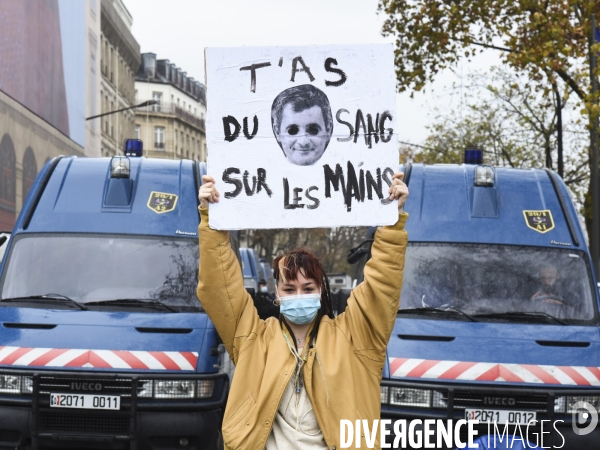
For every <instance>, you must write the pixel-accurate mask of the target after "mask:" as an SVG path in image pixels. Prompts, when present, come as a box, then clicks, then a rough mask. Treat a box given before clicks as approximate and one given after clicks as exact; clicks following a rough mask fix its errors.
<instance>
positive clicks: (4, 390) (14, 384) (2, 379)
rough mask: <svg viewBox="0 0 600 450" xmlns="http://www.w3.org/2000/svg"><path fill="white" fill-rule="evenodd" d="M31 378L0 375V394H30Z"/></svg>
mask: <svg viewBox="0 0 600 450" xmlns="http://www.w3.org/2000/svg"><path fill="white" fill-rule="evenodd" d="M32 392H33V378H32V377H24V376H22V375H11V374H6V373H3V374H0V394H31V393H32Z"/></svg>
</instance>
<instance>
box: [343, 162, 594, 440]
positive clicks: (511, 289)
mask: <svg viewBox="0 0 600 450" xmlns="http://www.w3.org/2000/svg"><path fill="white" fill-rule="evenodd" d="M469 153H470V154H468V156H469V160H468V162H469V164H461V165H423V164H412V165H407V166H406V167H402V168H401V169H400V170H401V171H404V172H405V180H406V183H407V184H408V185H409V189H410V199H409V201H408V202H407V204H406V206H405V210H406V211H407V212H408V213H409V214H410V219H409V220H408V222H407V225H406V229H407V231H408V235H409V244H408V248H407V252H406V263H405V268H404V284H403V288H402V293H401V305H400V309H399V311H398V314H397V319H396V323H395V327H394V330H393V333H392V336H391V339H390V342H389V345H388V349H387V354H388V359H387V364H386V366H385V368H384V373H383V381H382V383H381V404H382V412H381V416H382V419H389V420H392V421H396V420H398V419H405V420H407V422H406V423H411V421H414V420H416V421H417V423H416V426H417V427H419V426H420V425H419V424H420V423H423V424H424V423H425V422H424V421H425V419H435V420H438V419H440V420H443V421H446V420H448V419H452V420H453V421H454V423H455V424H456V423H457V421H458V420H461V419H463V420H464V419H471V420H478V421H479V425H477V426H476V427H475V430H477V432H478V436H480V437H482V438H483V439H481V442H487V441H489V443H490V444H489V448H518V445H520V444H521V443H524V445H525V448H529V447H527V446H530V447H531V448H535V446H536V445H537V446H538V448H541V447H546V448H548V447H550V448H552V447H553V446H555V447H556V448H563V449H592V448H598V443H599V442H600V428H598V427H596V423H597V421H596V423H594V418H595V417H596V418H597V411H599V410H600V328H599V316H598V288H597V284H596V279H595V274H594V270H593V265H592V261H591V258H590V252H589V250H588V247H587V245H586V242H585V238H584V234H583V232H582V229H581V227H580V224H579V220H578V216H577V213H576V210H575V208H574V206H573V203H572V201H571V200H570V197H569V193H568V191H567V188H566V186H565V184H564V183H563V181H562V180H561V179H560V177H558V176H557V175H556V174H555V173H554V172H552V171H551V170H547V169H531V170H522V169H512V168H502V167H491V166H486V165H483V164H482V163H481V153H480V152H476V151H469ZM362 251H363V253H364V252H365V250H364V247H363V250H362ZM355 253H356V252H355ZM359 256H360V255H359ZM354 259H357V258H356V256H355V258H354ZM359 281H360V280H359ZM580 402H584V403H580ZM418 421H421V422H418ZM574 422H575V423H574ZM436 423H437V422H436ZM443 423H446V422H443ZM586 427H587V428H586ZM457 433H458V434H457V436H460V439H462V441H461V440H460V439H459V444H460V443H461V442H462V443H464V441H465V440H466V436H467V427H466V426H464V427H462V428H461V429H459V430H458V432H457ZM509 438H510V440H509ZM507 441H508V442H509V443H508V445H507V444H506V443H507ZM536 442H537V444H536ZM511 444H514V446H512V447H511V446H510V445H511ZM421 445H422V444H421ZM444 445H445V444H444ZM444 445H442V446H439V447H438V446H436V447H435V448H455V447H459V445H456V443H453V444H452V447H450V446H448V447H445V446H444ZM503 445H507V446H506V447H504V446H503ZM404 448H411V446H410V445H409V444H406V447H404ZM414 448H423V447H420V446H418V447H417V446H415V447H414ZM481 448H487V447H486V446H482V447H481Z"/></svg>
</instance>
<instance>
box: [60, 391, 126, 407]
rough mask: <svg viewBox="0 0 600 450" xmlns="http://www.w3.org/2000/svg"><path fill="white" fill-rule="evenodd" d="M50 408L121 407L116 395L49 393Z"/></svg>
mask: <svg viewBox="0 0 600 450" xmlns="http://www.w3.org/2000/svg"><path fill="white" fill-rule="evenodd" d="M50 407H51V408H77V409H116V410H119V409H121V397H119V396H118V395H89V394H80V395H75V394H50Z"/></svg>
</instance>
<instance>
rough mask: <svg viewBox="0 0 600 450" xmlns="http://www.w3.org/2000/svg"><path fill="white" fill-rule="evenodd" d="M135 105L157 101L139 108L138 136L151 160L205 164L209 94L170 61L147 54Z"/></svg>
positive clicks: (143, 56)
mask: <svg viewBox="0 0 600 450" xmlns="http://www.w3.org/2000/svg"><path fill="white" fill-rule="evenodd" d="M135 94H136V103H141V102H144V101H146V100H155V101H156V102H157V103H156V104H155V105H152V106H150V107H147V108H139V109H137V114H136V117H135V134H136V137H137V138H138V139H141V140H142V141H143V142H144V155H145V156H147V157H151V158H166V159H184V158H187V159H197V160H200V161H206V128H205V118H206V92H205V89H204V85H203V84H202V83H200V82H198V81H196V80H194V79H193V78H191V77H188V76H187V73H186V72H183V71H182V70H181V69H180V68H178V67H176V66H175V65H174V64H172V63H170V62H169V60H167V59H159V60H157V59H156V54H154V53H144V54H143V55H142V64H141V66H140V69H139V71H138V72H137V74H136V78H135Z"/></svg>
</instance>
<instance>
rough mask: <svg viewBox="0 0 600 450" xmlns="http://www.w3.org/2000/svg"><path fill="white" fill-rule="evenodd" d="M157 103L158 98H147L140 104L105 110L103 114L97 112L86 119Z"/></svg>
mask: <svg viewBox="0 0 600 450" xmlns="http://www.w3.org/2000/svg"><path fill="white" fill-rule="evenodd" d="M157 103H158V102H157V101H156V100H146V101H145V102H142V103H140V104H139V105H135V106H129V107H127V108H121V109H117V110H115V111H109V112H105V113H102V114H97V115H95V116H91V117H87V118H86V119H85V120H92V119H97V118H98V117H103V116H108V115H109V114H115V113H118V112H121V111H127V110H128V109H134V108H143V107H144V106H152V105H156V104H157Z"/></svg>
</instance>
